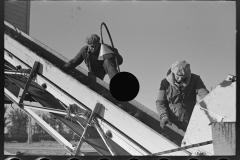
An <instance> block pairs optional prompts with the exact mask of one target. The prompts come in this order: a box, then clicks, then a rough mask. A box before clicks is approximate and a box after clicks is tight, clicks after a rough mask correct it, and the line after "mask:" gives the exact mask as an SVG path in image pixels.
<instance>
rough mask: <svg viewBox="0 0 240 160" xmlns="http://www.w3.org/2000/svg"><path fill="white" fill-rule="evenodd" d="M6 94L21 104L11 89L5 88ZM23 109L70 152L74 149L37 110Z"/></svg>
mask: <svg viewBox="0 0 240 160" xmlns="http://www.w3.org/2000/svg"><path fill="white" fill-rule="evenodd" d="M4 94H5V95H6V96H7V97H8V98H9V99H11V100H12V101H13V102H14V103H15V104H16V105H18V104H19V101H20V100H19V99H18V98H17V97H15V96H14V95H13V94H12V93H11V92H10V91H8V90H7V89H6V88H4ZM23 110H24V111H25V112H26V113H27V114H28V115H29V116H31V117H32V118H33V119H34V121H35V122H37V123H38V124H39V125H40V126H41V127H42V128H44V130H46V131H47V132H48V133H49V134H50V135H51V136H53V137H54V138H55V139H56V140H57V141H58V142H59V143H60V144H61V145H62V146H63V147H65V148H66V149H67V150H68V151H69V152H70V153H71V152H72V151H73V146H72V144H71V143H69V142H68V141H67V140H66V139H65V138H64V137H63V136H62V135H60V134H59V133H58V132H57V131H55V130H54V129H53V128H52V127H51V126H50V125H49V124H47V123H46V122H45V121H44V120H42V119H41V118H40V117H39V116H38V115H37V114H36V113H35V112H33V111H32V110H31V109H28V108H24V107H23Z"/></svg>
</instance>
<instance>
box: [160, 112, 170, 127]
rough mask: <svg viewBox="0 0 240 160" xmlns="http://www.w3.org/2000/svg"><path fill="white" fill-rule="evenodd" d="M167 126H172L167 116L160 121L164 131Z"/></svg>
mask: <svg viewBox="0 0 240 160" xmlns="http://www.w3.org/2000/svg"><path fill="white" fill-rule="evenodd" d="M167 124H169V125H172V122H171V121H170V120H169V118H168V116H167V115H165V116H163V117H162V118H161V119H160V127H162V129H164V127H165V126H166V125H167Z"/></svg>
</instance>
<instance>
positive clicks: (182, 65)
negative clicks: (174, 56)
mask: <svg viewBox="0 0 240 160" xmlns="http://www.w3.org/2000/svg"><path fill="white" fill-rule="evenodd" d="M171 71H172V73H174V77H175V80H176V82H178V83H181V82H184V81H186V79H187V78H188V77H189V76H190V75H191V69H190V64H188V63H187V62H186V61H176V62H175V63H173V64H172V67H171Z"/></svg>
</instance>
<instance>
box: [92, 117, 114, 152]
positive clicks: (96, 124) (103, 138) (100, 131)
mask: <svg viewBox="0 0 240 160" xmlns="http://www.w3.org/2000/svg"><path fill="white" fill-rule="evenodd" d="M93 121H94V126H95V128H96V129H97V131H98V133H99V134H100V136H101V137H102V140H103V141H104V143H105V144H106V146H107V148H108V150H109V151H110V153H111V155H112V156H116V155H117V154H116V152H115V151H114V150H113V147H112V146H111V144H110V143H109V142H108V140H107V137H106V136H105V134H104V132H103V130H102V128H101V127H100V125H99V124H98V121H97V119H96V118H94V120H93Z"/></svg>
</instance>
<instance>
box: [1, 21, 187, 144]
mask: <svg viewBox="0 0 240 160" xmlns="http://www.w3.org/2000/svg"><path fill="white" fill-rule="evenodd" d="M4 23H5V27H6V28H7V29H10V31H11V34H14V35H16V33H19V31H15V29H14V27H13V26H11V24H9V23H7V22H4ZM20 34H21V36H19V34H18V41H19V42H21V43H27V44H30V46H33V47H30V48H34V50H35V51H36V52H37V53H38V55H40V56H42V57H43V58H45V59H46V60H48V61H49V62H50V63H52V64H54V65H59V66H61V65H63V64H65V63H66V62H67V61H68V59H67V58H65V57H64V56H62V55H61V54H59V53H57V52H56V51H54V50H53V49H51V48H49V47H48V46H46V45H44V44H43V43H41V42H39V41H38V40H36V39H34V38H32V37H30V36H28V35H27V34H25V33H22V32H20ZM71 75H73V76H74V78H75V79H77V80H78V81H79V82H80V83H82V84H84V85H87V86H88V85H91V89H92V90H93V91H95V92H98V91H102V90H103V89H106V93H108V94H110V91H109V85H108V84H107V83H106V82H104V81H102V80H100V79H99V78H97V77H95V76H93V75H91V74H90V73H89V72H88V71H86V70H85V69H83V68H81V67H80V66H78V67H76V69H73V70H72V71H71ZM108 100H109V101H111V102H112V103H114V104H118V103H119V102H115V101H112V100H111V99H108ZM124 108H125V110H126V111H127V112H132V113H133V114H134V113H136V112H137V110H140V111H142V112H143V113H142V115H143V116H144V121H143V123H145V124H146V125H147V126H149V127H150V128H152V129H154V130H155V131H156V132H158V133H162V132H164V134H166V135H168V137H169V139H170V140H171V141H173V142H174V143H175V144H177V145H180V144H181V141H182V138H183V136H184V132H183V131H182V130H180V129H178V128H177V127H176V126H175V125H174V124H173V125H171V126H170V125H167V126H166V127H165V129H164V130H163V129H162V128H161V127H159V116H158V114H157V113H155V112H153V111H152V110H151V109H149V108H148V107H146V106H144V105H142V104H141V103H139V102H137V101H136V100H132V101H129V102H125V103H124Z"/></svg>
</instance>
